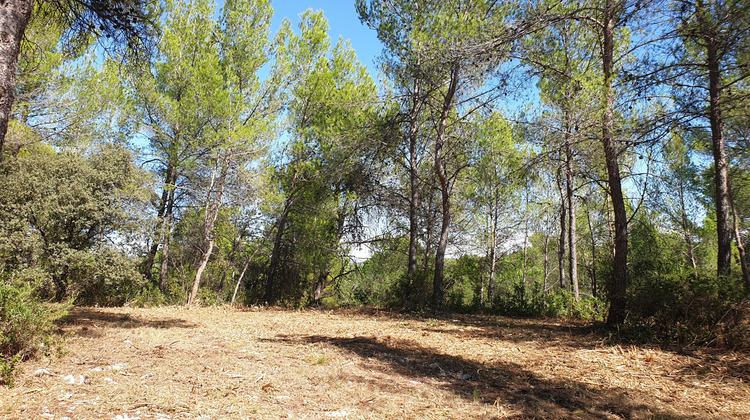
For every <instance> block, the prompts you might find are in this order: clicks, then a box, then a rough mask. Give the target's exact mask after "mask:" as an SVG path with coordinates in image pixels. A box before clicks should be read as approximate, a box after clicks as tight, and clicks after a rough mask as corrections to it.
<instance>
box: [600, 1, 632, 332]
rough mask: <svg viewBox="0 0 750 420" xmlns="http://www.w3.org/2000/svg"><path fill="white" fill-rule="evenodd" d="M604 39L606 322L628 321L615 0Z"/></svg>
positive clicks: (606, 20) (607, 11)
mask: <svg viewBox="0 0 750 420" xmlns="http://www.w3.org/2000/svg"><path fill="white" fill-rule="evenodd" d="M603 29H604V31H603V35H604V39H603V41H604V42H603V46H602V69H603V75H604V98H605V103H604V118H603V124H602V146H603V148H604V159H605V161H606V165H607V184H608V186H609V195H610V198H611V199H612V209H613V211H614V217H615V237H614V253H615V255H614V263H613V267H612V280H611V281H612V283H611V285H610V290H609V291H610V295H609V314H608V315H607V325H609V326H614V325H620V324H622V323H624V322H625V316H626V314H627V312H626V310H627V308H626V296H625V293H626V289H627V263H628V219H627V213H626V210H625V199H624V197H623V194H622V183H621V179H620V166H619V163H618V162H617V157H618V156H617V155H618V153H617V146H616V142H615V139H614V94H613V92H612V83H613V79H614V29H615V2H614V0H607V2H606V6H605V10H604V28H603Z"/></svg>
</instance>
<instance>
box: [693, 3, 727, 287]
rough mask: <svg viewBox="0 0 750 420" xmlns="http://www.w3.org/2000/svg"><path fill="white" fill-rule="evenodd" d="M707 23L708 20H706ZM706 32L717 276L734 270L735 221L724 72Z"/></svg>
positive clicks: (710, 36)
mask: <svg viewBox="0 0 750 420" xmlns="http://www.w3.org/2000/svg"><path fill="white" fill-rule="evenodd" d="M704 13H706V11H705V8H703V7H702V6H701V10H698V11H697V13H696V15H697V16H698V19H700V20H703V19H702V16H703V14H704ZM704 25H705V23H704ZM706 32H707V33H706V34H704V42H705V45H706V55H707V59H706V65H707V67H708V94H709V111H708V112H709V121H710V125H711V150H712V152H713V157H714V166H715V170H716V177H715V183H716V184H715V195H716V197H715V200H716V233H717V235H718V253H717V261H716V271H717V275H718V276H727V275H729V274H730V273H731V271H732V224H731V223H730V221H729V174H728V167H727V154H726V151H725V150H724V121H723V118H722V112H721V72H720V68H719V67H720V60H721V58H720V57H719V47H718V45H716V43H717V41H716V39H715V37H714V36H713V33H712V32H713V31H711V30H707V31H706Z"/></svg>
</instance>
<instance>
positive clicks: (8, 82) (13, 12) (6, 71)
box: [0, 0, 34, 160]
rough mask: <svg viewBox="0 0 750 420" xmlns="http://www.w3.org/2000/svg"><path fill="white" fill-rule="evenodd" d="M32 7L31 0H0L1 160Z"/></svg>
mask: <svg viewBox="0 0 750 420" xmlns="http://www.w3.org/2000/svg"><path fill="white" fill-rule="evenodd" d="M33 9H34V2H33V1H32V0H5V1H2V2H0V160H2V156H3V148H4V147H5V135H6V134H7V133H8V121H9V120H10V112H11V109H12V108H13V101H14V99H15V89H16V72H17V71H18V55H19V53H20V52H21V40H22V39H23V34H24V32H26V25H27V24H28V23H29V19H30V18H31V12H32V10H33Z"/></svg>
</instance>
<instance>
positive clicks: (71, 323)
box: [60, 308, 196, 335]
mask: <svg viewBox="0 0 750 420" xmlns="http://www.w3.org/2000/svg"><path fill="white" fill-rule="evenodd" d="M60 325H61V326H62V327H68V328H70V327H73V328H81V331H82V332H84V333H88V334H89V335H91V334H93V332H92V331H91V329H92V328H94V327H96V328H101V327H106V328H193V327H195V326H196V324H194V323H192V322H188V321H185V320H182V319H177V318H162V319H142V318H139V317H136V316H131V315H129V314H126V313H122V314H119V313H112V312H106V311H102V310H98V309H95V308H74V309H73V310H71V311H70V314H69V315H68V316H66V317H65V318H63V319H62V320H61V321H60ZM84 335H85V334H84Z"/></svg>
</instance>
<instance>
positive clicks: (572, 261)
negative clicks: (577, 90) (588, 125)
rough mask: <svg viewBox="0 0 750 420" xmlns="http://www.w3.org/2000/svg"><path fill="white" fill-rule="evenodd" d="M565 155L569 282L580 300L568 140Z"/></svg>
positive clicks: (574, 211)
mask: <svg viewBox="0 0 750 420" xmlns="http://www.w3.org/2000/svg"><path fill="white" fill-rule="evenodd" d="M565 149H566V150H565V155H566V168H565V178H566V184H567V189H566V193H567V194H566V195H567V201H568V258H569V261H568V270H569V273H570V284H571V285H572V286H573V295H574V296H575V299H576V301H578V300H580V293H579V291H578V245H577V243H576V240H577V236H578V229H577V227H576V222H577V220H576V199H575V195H574V191H575V189H574V188H573V187H574V185H573V184H574V182H575V180H574V179H573V153H572V151H571V150H570V144H569V143H568V140H566V141H565Z"/></svg>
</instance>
